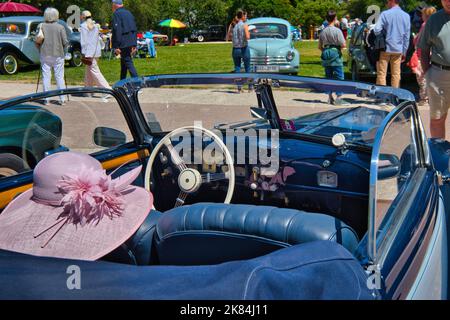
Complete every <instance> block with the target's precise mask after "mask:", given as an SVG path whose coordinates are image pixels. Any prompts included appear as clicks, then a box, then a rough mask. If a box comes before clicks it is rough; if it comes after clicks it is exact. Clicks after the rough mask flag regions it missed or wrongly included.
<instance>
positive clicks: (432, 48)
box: [374, 0, 450, 138]
mask: <svg viewBox="0 0 450 320" xmlns="http://www.w3.org/2000/svg"><path fill="white" fill-rule="evenodd" d="M399 3H400V0H388V2H387V5H388V10H386V11H383V12H382V13H381V15H380V18H379V19H378V21H377V23H376V25H375V27H374V33H375V35H376V36H377V37H378V38H380V40H379V41H378V43H381V44H379V45H378V47H379V49H380V53H379V59H378V61H377V64H376V66H377V84H378V85H386V74H387V69H388V65H389V66H390V71H391V86H392V87H396V88H398V87H400V81H401V71H402V69H401V65H402V63H403V62H406V58H407V52H408V48H409V46H410V40H411V39H410V35H411V18H410V15H409V14H408V13H406V12H405V11H403V10H402V9H401V8H400V6H399ZM441 3H442V7H443V9H441V10H439V11H437V12H436V8H434V7H432V6H425V7H423V8H422V10H421V16H422V25H421V26H420V29H419V31H418V33H417V34H416V35H415V36H414V38H413V39H412V42H413V46H414V53H413V55H412V57H411V59H409V61H407V64H408V66H409V67H410V68H411V70H412V71H413V72H414V73H415V75H416V79H417V82H418V85H419V102H418V105H419V106H423V105H429V108H430V132H431V136H432V137H433V138H445V120H446V118H447V113H448V109H449V107H450V72H449V71H450V45H449V44H448V37H449V35H450V34H449V31H448V30H449V27H448V26H449V22H450V0H441Z"/></svg>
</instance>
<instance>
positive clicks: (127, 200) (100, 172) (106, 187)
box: [0, 152, 153, 260]
mask: <svg viewBox="0 0 450 320" xmlns="http://www.w3.org/2000/svg"><path fill="white" fill-rule="evenodd" d="M141 169H142V166H139V167H138V168H135V169H133V170H131V171H129V172H127V173H125V174H123V175H121V176H120V177H118V178H116V179H112V178H111V175H107V174H106V172H105V170H104V169H103V168H102V165H101V163H100V162H99V161H97V160H96V159H95V158H93V157H91V156H89V155H87V154H82V153H76V152H61V153H56V154H53V155H51V156H49V157H46V158H44V159H43V160H42V161H40V162H39V163H38V164H37V166H36V167H35V169H34V172H33V188H32V189H30V190H28V191H26V192H24V193H22V194H21V195H19V196H18V197H17V198H15V199H14V200H13V201H12V202H11V203H10V204H9V205H8V206H7V207H6V208H5V209H4V210H3V212H2V213H0V249H4V250H9V251H15V252H20V253H26V254H31V255H36V256H46V257H58V258H68V259H79V260H97V259H99V258H101V257H103V256H104V255H106V254H108V253H109V252H111V251H113V250H114V249H116V248H117V247H119V246H120V245H121V244H122V243H124V242H125V241H126V240H128V239H129V238H130V237H131V236H132V235H133V234H134V233H135V232H136V231H137V229H138V228H139V227H140V226H141V224H142V223H143V222H144V220H145V218H146V217H147V216H148V214H149V213H150V210H151V208H152V205H153V196H152V194H151V193H150V192H148V191H147V190H145V189H144V188H141V187H136V186H133V185H131V183H132V182H133V181H134V180H135V179H136V178H137V177H138V176H139V173H140V172H141Z"/></svg>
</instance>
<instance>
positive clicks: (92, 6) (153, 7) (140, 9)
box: [15, 0, 440, 30]
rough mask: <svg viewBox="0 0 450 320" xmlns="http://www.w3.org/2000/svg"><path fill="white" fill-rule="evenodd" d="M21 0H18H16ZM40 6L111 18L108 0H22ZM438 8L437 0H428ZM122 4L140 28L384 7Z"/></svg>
mask: <svg viewBox="0 0 450 320" xmlns="http://www.w3.org/2000/svg"><path fill="white" fill-rule="evenodd" d="M15 1H20V0H15ZM21 2H23V3H28V4H31V5H34V6H36V7H38V8H40V9H41V10H42V11H43V10H44V9H45V8H46V7H49V6H52V7H55V8H57V9H58V10H59V11H60V14H61V18H63V19H66V18H67V14H66V10H67V8H68V7H69V6H70V5H72V4H76V5H78V6H79V7H80V8H81V10H85V9H87V10H89V11H91V12H92V14H93V15H94V18H95V19H96V20H97V21H99V22H101V23H109V22H110V21H111V16H112V11H111V0H97V1H92V0H44V1H41V0H23V1H21ZM421 2H423V1H422V0H402V4H401V5H402V7H403V8H404V9H405V10H407V11H411V10H413V9H414V8H415V7H416V6H417V5H418V4H419V3H421ZM427 2H428V3H430V4H432V5H435V6H436V7H438V8H440V0H428V1H427ZM124 3H125V6H126V7H127V8H128V9H129V10H130V11H132V13H133V14H134V16H135V18H136V21H137V24H138V27H139V29H141V30H146V29H150V28H152V29H159V28H158V23H159V22H160V21H161V20H163V19H167V18H174V19H178V20H181V21H183V22H185V23H187V24H188V26H189V28H203V27H206V26H208V25H212V24H221V25H227V24H228V23H229V22H230V21H231V19H232V18H233V17H234V15H235V13H236V11H237V10H238V9H243V10H246V11H247V12H248V14H249V17H250V18H252V17H261V16H266V17H279V18H283V19H286V20H288V21H290V22H291V23H292V24H294V25H297V24H302V25H305V26H309V25H319V24H321V23H322V21H323V20H324V19H325V15H326V12H327V10H330V9H334V10H336V11H337V12H338V17H341V16H342V15H344V14H346V13H349V14H350V16H351V17H359V18H362V19H367V16H368V14H367V7H368V6H370V5H373V4H375V5H379V6H380V8H381V9H382V10H384V9H386V8H385V0H125V1H124Z"/></svg>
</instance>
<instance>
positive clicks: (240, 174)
mask: <svg viewBox="0 0 450 320" xmlns="http://www.w3.org/2000/svg"><path fill="white" fill-rule="evenodd" d="M234 174H235V175H236V177H244V178H245V176H246V174H245V167H235V168H234Z"/></svg>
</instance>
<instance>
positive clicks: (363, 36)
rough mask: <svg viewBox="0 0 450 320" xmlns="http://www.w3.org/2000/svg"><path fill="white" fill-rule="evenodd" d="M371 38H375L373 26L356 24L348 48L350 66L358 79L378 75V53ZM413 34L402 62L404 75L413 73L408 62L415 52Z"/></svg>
mask: <svg viewBox="0 0 450 320" xmlns="http://www.w3.org/2000/svg"><path fill="white" fill-rule="evenodd" d="M371 38H373V39H374V38H375V36H374V33H373V26H368V25H367V24H366V23H363V24H361V25H355V27H354V28H353V31H352V37H351V40H350V46H349V50H348V67H349V69H350V71H351V73H352V79H353V80H354V81H358V80H359V79H360V78H361V77H368V78H373V77H376V76H377V66H376V62H377V54H376V52H375V50H373V49H372V44H371V42H372V41H373V40H371ZM412 41H413V36H412V35H411V37H410V46H409V49H408V52H407V55H406V60H405V62H403V63H402V71H401V72H402V76H404V75H408V76H409V75H412V74H413V73H412V70H411V68H410V67H408V65H407V63H408V61H409V59H410V58H411V56H412V54H413V53H414V46H413V43H412Z"/></svg>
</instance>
